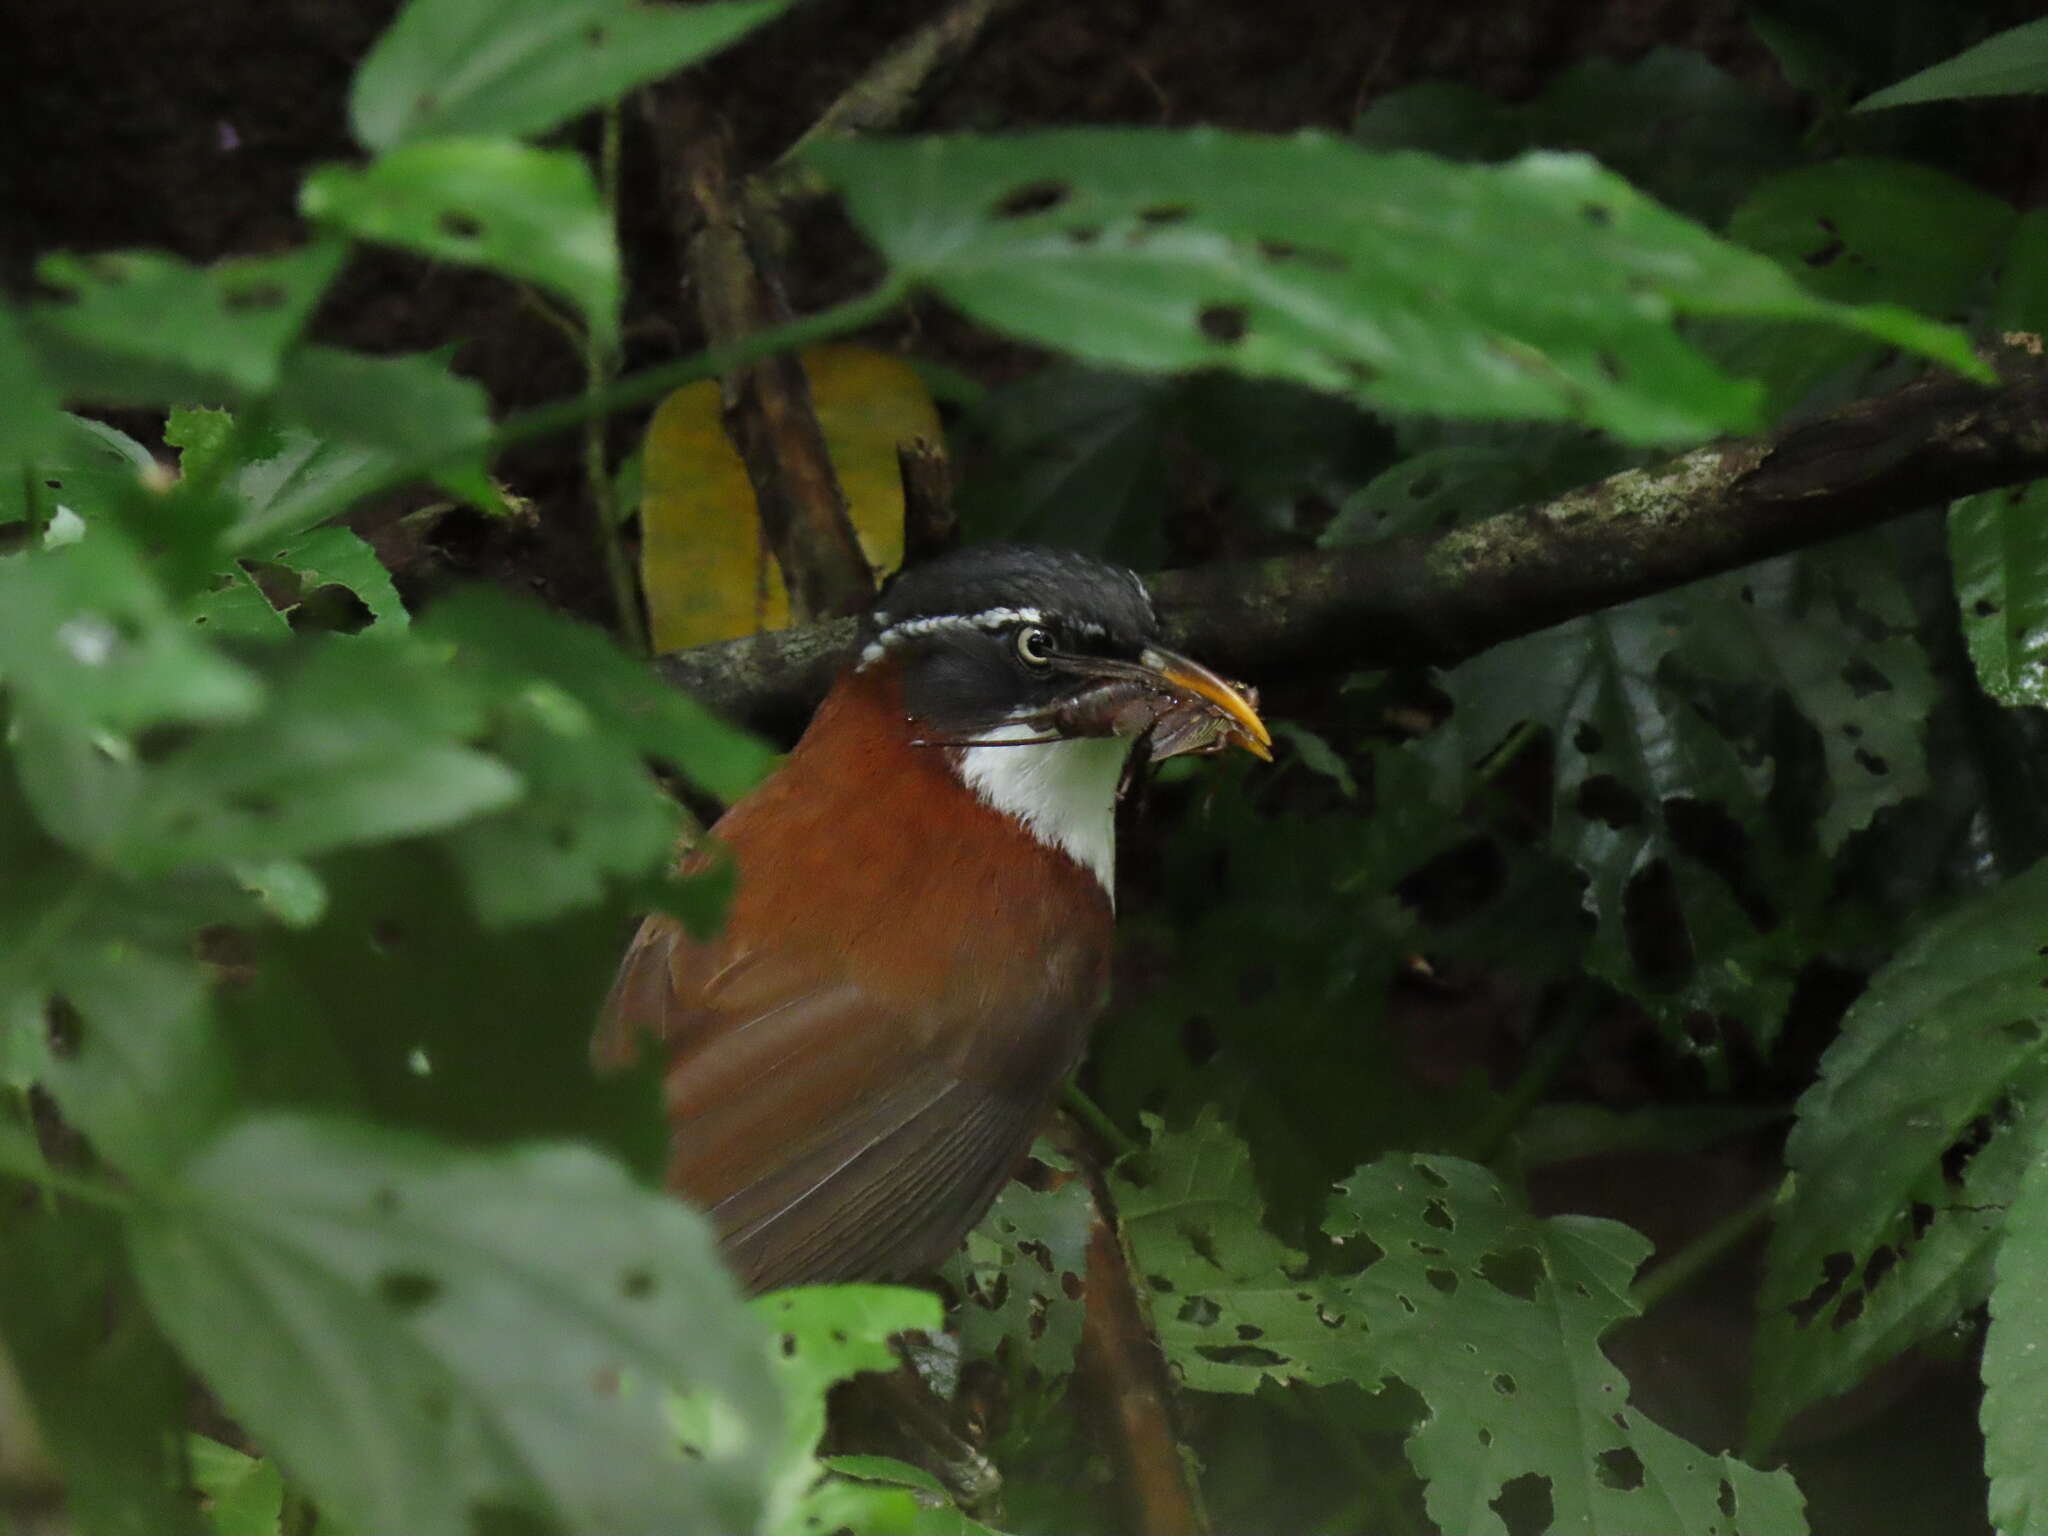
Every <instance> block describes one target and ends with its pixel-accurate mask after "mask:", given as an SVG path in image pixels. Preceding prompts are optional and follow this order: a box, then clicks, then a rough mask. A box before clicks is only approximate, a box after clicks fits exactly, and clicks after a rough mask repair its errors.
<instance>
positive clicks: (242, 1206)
mask: <svg viewBox="0 0 2048 1536" xmlns="http://www.w3.org/2000/svg"><path fill="white" fill-rule="evenodd" d="M133 1249H134V1254H135V1261H136V1266H137V1272H138V1274H139V1276H140V1278H141V1281H142V1285H143V1289H144V1291H145V1293H146V1294H147V1296H148V1298H149V1301H150V1305H151V1307H152V1308H153V1309H154V1311H155V1312H156V1314H157V1316H158V1318H159V1319H160V1321H161V1322H162V1323H163V1324H164V1326H165V1328H166V1330H167V1331H168V1332H169V1333H170V1334H171V1335H172V1337H173V1338H174V1339H176V1341H177V1343H178V1345H179V1347H180V1348H181V1350H183V1352H184V1353H185V1355H186V1356H187V1358H189V1359H190V1360H191V1361H192V1362H193V1363H194V1364H195V1365H197V1366H198V1367H199V1368H200V1369H201V1370H202V1371H203V1372H204V1373H205V1375H206V1377H207V1379H208V1381H209V1382H210V1383H211V1384H212V1386H213V1387H214V1388H215V1390H216V1391H218V1393H219V1394H220V1397H221V1399H222V1401H223V1402H224V1403H225V1404H226V1406H227V1407H228V1409H229V1410H230V1411H231V1412H233V1413H234V1414H236V1415H237V1416H238V1417H239V1418H242V1419H244V1420H245V1421H246V1422H249V1423H252V1424H260V1425H261V1426H262V1429H263V1434H264V1437H265V1441H266V1443H267V1444H268V1445H270V1446H271V1447H273V1448H274V1450H275V1452H276V1454H277V1455H278V1457H279V1458H280V1459H281V1460H283V1461H285V1462H287V1463H288V1464H289V1465H290V1466H291V1467H292V1469H293V1472H294V1475H295V1476H296V1477H297V1478H299V1479H301V1480H302V1481H303V1483H304V1485H305V1487H306V1488H307V1489H308V1491H309V1492H310V1493H311V1495H312V1496H313V1498H314V1499H315V1500H317V1501H318V1503H319V1504H320V1506H321V1507H322V1508H323V1509H324V1510H328V1511H331V1512H332V1514H333V1515H334V1517H335V1518H336V1519H337V1520H339V1521H341V1522H344V1523H346V1524H347V1525H348V1526H350V1527H352V1528H355V1529H358V1530H366V1531H379V1530H385V1531H398V1530H403V1531H408V1532H416V1533H419V1536H434V1533H443V1532H445V1533H449V1536H467V1533H469V1532H470V1531H471V1530H472V1529H473V1528H474V1525H475V1522H476V1521H477V1520H478V1519H481V1518H488V1516H487V1512H488V1511H492V1510H497V1511H500V1512H501V1513H500V1514H499V1515H498V1516H497V1517H496V1518H505V1517H506V1513H509V1512H515V1511H516V1512H517V1514H518V1515H520V1516H523V1517H525V1518H527V1519H529V1520H535V1521H539V1522H541V1523H543V1524H544V1525H545V1526H547V1527H549V1528H566V1529H568V1530H572V1531H598V1530H604V1531H619V1532H626V1531H644V1532H649V1533H653V1532H656V1531H668V1530H675V1529H678V1528H682V1529H697V1530H740V1529H747V1528H750V1527H751V1525H752V1523H753V1521H754V1518H755V1516H756V1513H757V1512H758V1511H759V1509H760V1506H761V1500H762V1496H763V1492H764V1487H765V1481H766V1475H767V1472H768V1469H769V1467H770V1465H771V1462H772V1458H773V1456H774V1455H775V1452H776V1448H777V1445H778V1444H779V1441H780V1436H781V1414H780V1411H779V1409H778V1406H777V1404H776V1401H775V1393H774V1387H773V1384H772V1383H771V1381H770V1380H769V1377H768V1367H767V1362H766V1359H765V1357H764V1353H763V1351H762V1347H761V1343H760V1334H759V1331H758V1329H756V1328H755V1327H754V1326H753V1325H752V1324H751V1322H750V1321H749V1319H748V1318H747V1317H746V1316H745V1311H744V1308H743V1306H742V1305H741V1303H740V1301H739V1298H738V1295H737V1293H736V1292H735V1291H734V1289H733V1285H732V1282H731V1280H730V1279H729V1278H728V1277H727V1276H726V1274H725V1272H724V1271H723V1269H722V1268H721V1267H720V1266H719V1264H718V1262H717V1260H716V1258H715V1256H714V1254H713V1249H712V1243H711V1239H710V1236H709V1233H708V1232H707V1230H706V1229H705V1227H704V1225H703V1222H702V1220H701V1219H700V1218H698V1217H697V1216H695V1215H693V1214H692V1213H691V1212H689V1211H688V1210H686V1209H684V1207H683V1206H682V1205H680V1204H679V1203H677V1202H676V1201H673V1200H671V1199H669V1198H667V1197H666V1196H663V1195H660V1194H657V1193H654V1192H652V1191H648V1190H643V1189H641V1188H639V1187H637V1186H635V1185H634V1184H633V1183H632V1182H631V1181H630V1180H629V1179H628V1178H627V1177H626V1176H625V1174H624V1173H623V1172H622V1171H620V1170H619V1169H618V1168H617V1167H616V1166H615V1165H613V1164H611V1163H608V1162H606V1161H605V1160H604V1159H602V1158H600V1157H597V1156H595V1155H594V1154H592V1153H590V1152H587V1151H583V1150H580V1149H577V1148H572V1147H561V1146H537V1147H531V1148H527V1149H523V1150H518V1151H511V1152H505V1153H500V1154H490V1155H484V1154H474V1153H460V1152H454V1151H449V1150H445V1149H442V1148H438V1147H436V1146H434V1145H432V1144H430V1143H426V1142H422V1141H416V1140H410V1139H406V1138H402V1137H398V1136H394V1135H391V1134H389V1133H383V1132H374V1131H371V1130H369V1129H367V1128H364V1127H357V1126H347V1125H341V1124H336V1123H328V1122H323V1121H320V1120H316V1119H306V1118H300V1117H292V1116H273V1117H268V1118H264V1119H259V1120H252V1121H246V1122H244V1123H242V1124H241V1125H239V1126H237V1127H235V1128H234V1129H232V1130H230V1131H228V1132H227V1133H226V1134H224V1135H223V1136H222V1137H221V1138H220V1139H219V1140H218V1141H217V1142H216V1143H215V1145H213V1146H212V1147H211V1148H210V1149H208V1150H207V1151H206V1152H205V1153H204V1154H203V1155H202V1156H201V1157H200V1158H198V1159H197V1160H196V1161H195V1162H194V1163H192V1164H191V1165H189V1167H188V1168H187V1170H186V1172H185V1175H184V1177H183V1178H182V1179H181V1181H180V1183H179V1185H178V1188H177V1198H176V1199H175V1200H171V1201H166V1202H164V1203H163V1204H161V1205H156V1206H153V1207H152V1208H151V1209H150V1211H149V1212H148V1214H147V1215H146V1217H145V1218H144V1219H143V1220H142V1221H141V1222H140V1223H139V1224H138V1225H137V1227H136V1229H135V1232H134V1235H133ZM512 1339H516V1340H518V1341H519V1347H517V1348H508V1347H507V1341H508V1340H512ZM664 1391H668V1392H677V1393H684V1394H695V1395H696V1396H697V1397H698V1398H699V1399H700V1400H711V1401H715V1402H716V1403H717V1404H718V1405H719V1406H720V1411H721V1413H722V1415H723V1421H724V1423H725V1424H726V1426H727V1430H728V1433H727V1435H726V1436H725V1438H724V1439H723V1440H722V1441H721V1442H720V1443H718V1444H716V1445H706V1446H701V1447H699V1448H698V1451H699V1454H698V1456H697V1457H696V1458H694V1459H683V1458H680V1457H678V1456H676V1455H675V1453H674V1452H673V1450H672V1449H671V1448H670V1442H669V1431H668V1427H667V1423H666V1420H665V1418H664V1415H663V1412H662V1407H661V1393H662V1392H664Z"/></svg>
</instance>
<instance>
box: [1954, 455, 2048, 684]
mask: <svg viewBox="0 0 2048 1536" xmlns="http://www.w3.org/2000/svg"><path fill="white" fill-rule="evenodd" d="M1948 552H1949V562H1950V564H1951V566H1952V567H1953V569H1954V573H1955V584H1956V606H1957V608H1958V609H1959V610H1960V611H1961V614H1962V621H1963V638H1964V639H1965V640H1966V641H1967V642H1968V643H1969V647H1970V661H1971V663H1972V664H1973V665H1974V666H1975V667H1976V669H1977V681H1978V682H1979V683H1981V684H1983V686H1984V691H1985V692H1986V693H1988V694H1990V695H1991V697H1992V698H1994V699H1996V700H1998V702H1999V703H2001V704H2013V705H2019V704H2035V705H2043V704H2048V480H2036V481H2035V482H2034V483H2033V484H2031V485H2023V486H2013V487H2011V488H2009V489H2006V490H2000V491H1984V492H1982V493H1980V494H1978V495H1976V496H1965V497H1963V498H1962V500H1960V501H1957V502H1954V503H1951V505H1950V506H1949V509H1948Z"/></svg>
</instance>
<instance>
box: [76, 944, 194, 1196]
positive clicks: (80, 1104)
mask: <svg viewBox="0 0 2048 1536" xmlns="http://www.w3.org/2000/svg"><path fill="white" fill-rule="evenodd" d="M40 979H41V981H42V983H43V990H44V992H45V993H46V995H47V996H48V997H49V998H50V999H51V1001H50V1002H49V1003H48V1005H47V1006H48V1008H49V1009H50V1011H51V1013H52V1014H53V1016H54V1017H56V1018H57V1019H58V1020H60V1021H61V1032H62V1033H63V1034H64V1035H65V1036H66V1037H67V1040H66V1043H65V1045H64V1046H63V1047H62V1048H59V1049H53V1050H52V1052H51V1057H52V1059H51V1061H50V1065H49V1068H48V1070H47V1071H46V1073H45V1074H44V1077H43V1085H44V1086H45V1087H46V1088H48V1089H49V1091H50V1094H51V1096H52V1097H53V1098H55V1099H56V1101H57V1106H58V1108H60V1109H61V1110H62V1111H63V1112H64V1118H65V1120H66V1121H67V1122H68V1123H69V1124H71V1125H73V1126H75V1127H76V1128H77V1129H78V1130H80V1131H82V1132H84V1133H85V1135H86V1137H87V1138H88V1139H89V1140H90V1141H91V1142H92V1145H93V1149H94V1151H95V1152H97V1153H98V1154H99V1156H100V1157H102V1158H104V1159H105V1160H106V1161H107V1162H109V1163H111V1164H113V1165H114V1166H115V1167H117V1168H119V1169H121V1170H122V1172H123V1173H125V1174H127V1175H128V1176H129V1177H131V1178H137V1179H140V1178H145V1177H163V1176H165V1175H167V1174H168V1173H169V1172H170V1171H171V1170H172V1169H175V1168H176V1167H178V1166H179V1165H180V1164H181V1163H183V1162H184V1160H185V1159H186V1158H187V1157H189V1156H190V1155H191V1153H192V1152H193V1150H194V1149H195V1148H197V1147H198V1146H199V1145H200V1144H201V1143H203V1142H204V1141H205V1140H206V1139H207V1137H209V1136H210V1135H211V1134H212V1133H213V1131H214V1130H215V1129H216V1128H217V1127H218V1126H219V1124H220V1120H221V1117H222V1116H223V1115H224V1114H225V1113H227V1110H228V1108H229V1106H230V1105H231V1104H232V1103H233V1101H234V1097H235V1087H234V1083H233V1074H234V1063H233V1061H232V1059H231V1057H230V1055H229V1053H228V1050H227V1047H226V1045H225V1044H224V1043H223V1041H222V1040H221V1038H220V1035H219V1032H218V1030H217V1029H216V1027H215V1022H214V1018H213V1014H212V1011H211V1009H210V1008H209V1006H208V1000H207V997H206V993H205V988H204V984H203V982H202V979H201V977H200V975H199V970H198V967H197V966H196V965H194V964H193V963H192V962H191V961H190V960H189V959H187V958H185V957H184V956H182V955H180V956H176V957H172V956H169V955H163V954H155V953H151V952H149V951H147V950H143V949H140V948H138V947H137V946H136V945H135V944H134V943H133V942H132V941H131V940H129V939H127V938H126V937H125V936H123V937H108V936H104V935H93V934H90V933H87V934H82V935H80V936H78V937H77V938H76V939H74V940H73V941H72V942H71V943H69V944H67V945H66V946H65V947H64V948H63V949H62V950H60V951H59V952H58V953H57V954H56V955H55V956H54V957H52V959H51V960H50V961H49V962H47V963H46V965H45V966H44V968H43V970H42V975H41V978H40Z"/></svg>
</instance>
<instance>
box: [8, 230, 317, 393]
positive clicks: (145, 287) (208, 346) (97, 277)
mask: <svg viewBox="0 0 2048 1536" xmlns="http://www.w3.org/2000/svg"><path fill="white" fill-rule="evenodd" d="M344 254H345V251H344V247H343V246H342V244H341V242H339V241H319V242H316V243H314V244H312V245H308V246H305V247H303V248H302V249H300V250H297V251H293V252H291V253H289V254H288V255H284V256H249V257H239V258H235V259H232V260H228V261H223V262H219V263H216V264H215V265H213V266H210V267H195V266H192V265H189V264H188V263H186V262H183V261H180V260H178V259H177V258H176V257H174V256H169V255H165V254H163V253H161V252H157V251H130V252H105V253H102V254H97V255H92V256H75V255H70V254H67V253H59V254H55V255H50V256H45V257H44V258H43V259H42V261H41V262H40V263H39V264H38V266H37V269H36V271H37V275H38V276H39V277H40V278H41V280H42V281H43V282H44V283H46V284H48V285H49V286H51V287H53V288H57V289H61V290H63V291H64V292H66V293H67V294H69V295H70V298H69V299H68V301H61V302H54V303H46V304H41V305H38V306H37V307H36V309H35V310H34V315H35V318H36V319H37V321H38V322H40V323H41V324H42V325H44V326H46V327H48V328H49V330H50V331H52V332H53V333H55V334H56V335H59V336H62V337H64V338H66V339H68V340H70V341H72V342H75V343H78V344H80V345H82V346H85V347H88V348H90V349H92V350H93V351H95V352H98V353H100V354H101V355H102V356H104V357H105V358H106V359H108V360H109V362H108V364H107V366H108V368H109V371H112V370H113V369H115V368H117V367H118V362H117V361H116V360H120V359H134V360H136V361H137V362H139V363H142V364H145V365H156V366H158V367H165V368H169V369H172V370H175V371H176V372H177V374H178V375H179V376H181V377H185V378H188V379H190V380H191V381H192V382H193V383H195V384H198V385H200V387H199V388H196V389H195V388H188V389H186V390H184V391H182V393H184V394H186V395H187V397H188V398H187V400H186V401H185V402H184V403H189V397H190V396H191V395H201V396H203V395H205V394H206V393H208V390H207V389H206V388H205V387H204V386H205V384H206V382H207V381H212V382H213V384H214V386H215V388H225V389H227V390H229V391H231V392H242V391H246V392H248V393H251V394H256V393H261V392H262V391H264V390H267V389H269V388H270V387H271V386H272V385H273V384H274V383H276V381H277V374H278V367H279V364H280V362H281V361H282V359H283V357H284V352H285V348H286V347H288V346H289V345H290V344H291V342H292V340H293V338H294V337H296V336H297V335H298V333H299V330H300V327H302V326H303V325H304V324H305V322H306V320H307V318H308V317H309V316H310V315H311V314H312V312H313V306H314V305H315V304H317V303H319V301H320V296H321V294H322V293H324V292H325V291H326V288H327V284H328V283H329V281H331V280H332V278H333V277H334V275H335V273H336V272H338V271H339V270H340V268H341V263H342V259H343V256H344ZM60 362H61V360H60ZM66 382H68V383H72V384H73V385H74V386H77V385H83V386H84V387H82V388H81V387H74V388H72V389H71V390H70V391H69V392H70V393H73V394H77V395H83V396H84V397H86V398H92V399H106V400H109V401H110V402H111V401H119V402H122V403H127V402H129V401H130V400H133V399H134V397H133V396H131V395H129V394H127V393H126V392H121V393H118V394H115V395H106V394H103V393H101V392H100V391H99V390H96V389H95V388H93V387H92V384H93V380H92V379H91V378H86V379H77V380H67V381H66ZM152 393H153V391H150V390H149V389H148V388H147V386H146V385H145V387H144V394H145V399H144V400H140V401H136V402H135V403H150V402H149V401H148V399H147V397H148V396H149V395H150V394H152ZM160 403H163V404H175V403H180V402H179V401H178V400H177V399H176V398H175V397H171V398H165V399H163V400H162V401H161V402H160Z"/></svg>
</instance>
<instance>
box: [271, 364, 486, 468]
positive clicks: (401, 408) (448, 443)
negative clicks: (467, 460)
mask: <svg viewBox="0 0 2048 1536" xmlns="http://www.w3.org/2000/svg"><path fill="white" fill-rule="evenodd" d="M274 403H275V405H276V408H277V410H278V411H279V412H280V413H281V414H282V415H283V416H284V417H285V418H286V419H287V420H290V421H293V422H296V423H298V425H300V426H302V427H304V428H305V429H306V430H307V431H309V432H311V433H312V434H313V435H314V436H315V437H321V438H328V439H332V440H333V441H335V442H339V443H350V444H353V445H354V446H356V447H359V448H374V449H377V450H379V451H380V452H382V453H386V454H388V455H390V456H391V457H392V458H394V459H416V458H420V457H424V456H427V455H431V454H439V455H442V456H443V457H444V458H446V459H447V460H449V461H450V462H451V463H452V462H454V461H456V460H459V459H460V458H461V457H462V456H463V455H464V454H470V455H476V454H478V453H480V451H481V449H482V446H483V443H484V440H485V439H486V438H488V437H489V436H490V432H491V409H490V400H489V398H488V397H487V396H486V395H485V393H484V388H483V386H482V385H481V384H479V383H477V382H476V381H475V380H474V379H466V378H463V377H462V376H461V375H459V374H455V373H451V372H449V371H448V366H447V364H446V362H445V361H444V360H443V359H442V358H440V357H439V356H437V355H434V354H431V353H414V354H412V355H410V356H405V357H372V356H369V355H368V354H366V353H362V352H343V351H340V350H338V349H337V348H333V347H298V348H295V349H293V351H292V354H291V355H290V356H289V357H287V358H286V359H285V365H284V372H283V375H282V377H280V378H279V380H278V385H277V396H276V400H275V402H274Z"/></svg>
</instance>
